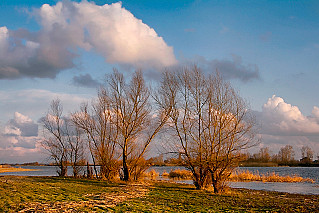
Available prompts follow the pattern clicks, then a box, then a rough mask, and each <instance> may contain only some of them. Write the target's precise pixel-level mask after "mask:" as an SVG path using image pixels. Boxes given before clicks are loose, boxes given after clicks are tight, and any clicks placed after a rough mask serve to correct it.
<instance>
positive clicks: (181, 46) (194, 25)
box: [0, 0, 319, 162]
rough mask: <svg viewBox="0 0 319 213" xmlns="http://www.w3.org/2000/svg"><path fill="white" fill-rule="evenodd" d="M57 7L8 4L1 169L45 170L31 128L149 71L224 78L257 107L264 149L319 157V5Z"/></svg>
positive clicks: (1, 20)
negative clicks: (110, 76)
mask: <svg viewBox="0 0 319 213" xmlns="http://www.w3.org/2000/svg"><path fill="white" fill-rule="evenodd" d="M57 2H58V1H35V0H34V1H26V0H19V1H12V0H2V1H1V2H0V14H1V17H0V29H2V31H1V30H0V115H1V116H0V127H1V129H3V130H2V132H1V131H0V141H1V142H0V162H2V161H6V160H7V161H14V160H16V161H32V160H39V161H41V156H40V155H35V154H34V153H37V151H39V147H38V145H37V144H38V140H39V136H38V135H37V134H36V133H34V134H31V135H32V136H28V137H26V136H23V134H22V133H21V132H23V131H22V130H23V128H22V126H23V125H26V126H28V125H29V127H34V125H38V123H37V122H38V120H39V118H41V117H42V116H43V115H44V114H45V113H46V111H47V109H48V106H49V102H50V101H51V100H52V99H53V98H55V97H60V99H61V100H62V102H63V103H64V108H65V112H66V113H67V112H72V111H74V110H76V109H77V107H78V105H79V103H81V102H82V101H87V100H90V99H91V98H93V97H94V96H95V94H96V88H95V87H94V84H97V83H98V82H102V80H103V78H104V75H105V74H106V73H109V72H111V71H112V68H113V67H117V68H119V69H120V70H124V71H125V73H127V74H129V73H130V72H131V71H132V70H133V69H134V68H138V67H142V68H143V70H144V71H145V75H146V76H147V78H148V79H149V80H150V81H151V80H152V79H155V78H156V76H158V73H160V71H161V68H162V67H168V66H171V65H185V64H189V63H197V64H198V65H199V66H200V67H202V68H203V70H204V71H205V72H208V73H209V72H212V71H214V70H215V69H216V68H217V69H218V70H219V71H220V72H221V73H222V74H223V75H224V77H225V78H226V79H227V80H229V81H231V83H232V84H233V85H234V87H235V88H236V89H238V90H239V91H240V94H241V96H242V97H244V98H245V99H246V100H248V101H249V103H250V105H251V108H252V109H253V110H254V111H256V115H257V118H258V119H259V121H260V123H261V124H262V130H261V135H262V138H263V141H262V143H261V144H260V146H259V147H262V146H271V147H272V148H273V153H277V152H278V149H279V148H280V147H281V146H283V145H285V144H287V143H291V144H292V145H293V146H294V148H295V151H296V156H299V155H300V153H299V152H300V148H301V147H302V146H303V145H308V146H310V147H311V148H312V149H314V150H315V151H316V152H319V148H318V143H319V124H318V121H319V113H317V108H316V107H315V106H319V96H318V95H317V93H318V91H319V84H318V83H317V82H319V60H318V58H319V2H318V1H292V0H291V1H288V0H287V1H235V0H233V1H204V0H202V1H201V0H197V1H169V0H163V1H151V0H148V1H146V0H144V1H138V3H136V1H122V5H120V4H117V5H118V7H119V8H120V9H119V8H115V7H110V9H109V10H107V11H106V10H105V11H104V10H101V8H100V7H99V6H102V5H105V4H111V3H116V1H102V0H101V1H89V2H80V1H77V2H78V3H79V4H77V6H75V5H76V4H75V3H74V2H70V1H62V2H60V3H57ZM43 4H49V5H48V7H46V8H45V7H44V6H42V5H43ZM58 4H60V6H61V8H66V9H64V10H62V11H60V12H58V10H57V8H58ZM52 8H56V10H54V11H55V12H54V13H56V14H55V15H52V16H51V15H48V14H49V12H48V11H51V12H52V11H53V9H52ZM88 8H91V9H92V10H93V11H95V13H93V14H92V13H89V10H88ZM97 11H99V12H97ZM41 12H42V13H41ZM57 14H58V15H57ZM79 14H80V15H79ZM61 17H62V18H61ZM123 17H124V18H123ZM63 18H65V20H62V19H63ZM101 18H102V19H101ZM55 19H56V20H55ZM97 20H103V21H102V22H99V21H97ZM123 20H125V22H122V21H123ZM61 23H63V24H61ZM92 23H94V24H92ZM105 23H107V24H106V25H104V24H105ZM123 23H128V25H126V24H123ZM142 23H144V24H142ZM59 24H61V26H62V27H61V28H56V27H57V26H59ZM50 26H51V27H50ZM132 26H135V27H136V29H135V28H134V29H133V30H132V29H131V27H132ZM152 29H153V30H154V32H155V34H154V33H153V32H151V31H152ZM76 30H77V31H76ZM84 31H85V32H86V31H87V33H83V37H85V38H83V37H81V35H82V32H84ZM122 31H123V32H125V33H124V34H121V33H120V32H122ZM1 32H2V34H1ZM75 32H80V33H75ZM136 32H140V34H139V33H136ZM55 33H56V34H55ZM103 33H105V34H103ZM130 33H132V34H130ZM87 34H89V35H87ZM144 34H146V35H147V36H148V37H142V36H143V35H144ZM101 35H106V36H104V37H102V36H101ZM141 35H142V36H141ZM149 35H152V36H149ZM1 36H2V37H1ZM86 37H87V38H86ZM118 37H121V40H120V41H119V40H118V39H117V38H118ZM1 38H2V43H1ZM68 38H69V39H68ZM132 41H134V42H132ZM1 44H2V46H1ZM146 44H147V45H148V46H147V47H145V45H146ZM150 47H152V48H150ZM134 48H136V50H139V51H140V52H147V53H145V54H142V53H137V52H136V51H135V49H134ZM120 50H121V51H120ZM141 50H143V51H141ZM92 85H93V86H92ZM274 95H275V96H274ZM266 103H267V104H266ZM318 112H319V109H318ZM279 118H280V119H279ZM19 122H20V123H19ZM31 124H32V125H31ZM19 128H20V133H19V134H18V133H15V134H13V132H14V131H13V130H17V129H19ZM39 129H41V127H39ZM278 129H279V130H278ZM1 156H2V157H1ZM35 156H36V157H35Z"/></svg>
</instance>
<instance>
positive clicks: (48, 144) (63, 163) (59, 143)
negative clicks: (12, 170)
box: [41, 98, 85, 177]
mask: <svg viewBox="0 0 319 213" xmlns="http://www.w3.org/2000/svg"><path fill="white" fill-rule="evenodd" d="M41 122H42V124H43V127H44V140H43V141H42V145H43V147H44V148H45V149H46V150H47V151H48V152H49V154H50V157H51V158H52V159H53V160H54V161H55V163H56V164H57V165H58V171H57V172H58V175H59V176H67V166H68V165H71V166H72V169H73V176H74V177H77V176H78V175H80V172H81V171H82V167H81V166H83V162H84V161H85V148H84V144H83V139H82V137H81V132H80V130H79V129H78V128H77V127H76V126H74V125H73V124H72V122H71V120H70V119H69V118H67V117H64V116H63V106H62V104H61V101H60V100H59V99H58V98H57V99H54V100H52V102H51V105H50V108H49V111H48V113H47V114H46V116H45V117H43V118H42V119H41Z"/></svg>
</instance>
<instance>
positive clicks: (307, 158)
mask: <svg viewBox="0 0 319 213" xmlns="http://www.w3.org/2000/svg"><path fill="white" fill-rule="evenodd" d="M312 160H313V151H312V149H311V148H310V147H309V146H303V147H302V148H301V161H302V162H303V163H311V162H312Z"/></svg>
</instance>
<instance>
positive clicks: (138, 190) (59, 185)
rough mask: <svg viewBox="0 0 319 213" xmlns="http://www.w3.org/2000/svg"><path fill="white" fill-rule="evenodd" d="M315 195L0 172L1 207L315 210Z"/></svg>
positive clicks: (10, 209)
mask: <svg viewBox="0 0 319 213" xmlns="http://www.w3.org/2000/svg"><path fill="white" fill-rule="evenodd" d="M318 206H319V196H315V195H297V194H287V193H278V192H265V191H255V190H246V189H231V190H229V191H228V192H226V193H224V194H213V193H212V192H211V191H206V190H200V191H198V190H195V188H194V187H193V186H191V185H185V184H176V183H167V182H154V183H152V184H145V183H144V184H137V183H130V184H125V183H107V182H104V181H100V180H85V179H73V178H58V177H14V176H11V177H9V176H2V177H0V212H17V211H19V210H29V211H30V212H32V211H33V212H34V211H35V212H37V211H40V212H43V211H50V210H52V211H53V210H54V211H58V212H63V211H69V212H110V211H111V212H112V211H114V212H316V211H318Z"/></svg>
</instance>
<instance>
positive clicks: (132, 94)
mask: <svg viewBox="0 0 319 213" xmlns="http://www.w3.org/2000/svg"><path fill="white" fill-rule="evenodd" d="M106 91H109V99H110V102H111V108H112V112H114V114H115V116H114V117H113V121H112V123H113V124H114V125H115V126H116V127H117V130H118V134H119V135H118V137H117V144H118V145H119V147H120V149H121V152H122V153H121V154H122V171H123V177H122V179H123V180H129V179H130V178H131V177H130V176H133V177H132V178H134V179H137V178H138V176H139V175H140V174H141V173H142V171H143V169H145V167H144V166H142V165H143V164H145V161H144V158H143V156H144V154H145V152H146V150H147V148H148V146H149V144H150V143H151V141H152V140H153V139H154V137H155V135H156V134H157V133H158V132H159V131H160V129H161V128H162V126H163V125H164V124H165V122H166V121H167V119H168V114H169V112H168V111H167V110H162V109H160V110H159V111H155V110H154V108H152V106H151V103H150V90H149V88H148V87H147V86H146V84H145V81H144V78H143V75H142V72H141V71H136V72H135V73H134V74H133V76H132V79H131V81H130V82H129V83H127V82H126V81H125V79H124V76H123V74H121V73H119V72H118V71H117V70H114V72H113V74H112V75H109V76H108V85H107V87H106Z"/></svg>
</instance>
